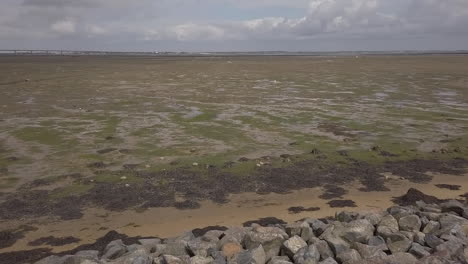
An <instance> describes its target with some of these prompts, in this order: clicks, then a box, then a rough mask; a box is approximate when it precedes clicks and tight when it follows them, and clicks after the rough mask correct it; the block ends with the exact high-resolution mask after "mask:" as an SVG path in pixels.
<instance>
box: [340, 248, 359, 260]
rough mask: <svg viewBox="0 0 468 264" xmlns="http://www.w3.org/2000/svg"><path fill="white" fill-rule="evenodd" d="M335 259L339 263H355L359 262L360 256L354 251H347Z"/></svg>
mask: <svg viewBox="0 0 468 264" xmlns="http://www.w3.org/2000/svg"><path fill="white" fill-rule="evenodd" d="M336 259H337V260H338V261H339V262H341V263H346V262H356V261H359V260H361V259H362V258H361V255H359V252H357V250H355V249H349V250H347V251H344V252H341V253H340V254H338V255H337V256H336Z"/></svg>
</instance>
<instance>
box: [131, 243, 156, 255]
mask: <svg viewBox="0 0 468 264" xmlns="http://www.w3.org/2000/svg"><path fill="white" fill-rule="evenodd" d="M151 249H152V248H151V247H150V246H143V245H139V244H133V245H129V246H127V252H140V253H150V252H151Z"/></svg>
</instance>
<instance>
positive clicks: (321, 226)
mask: <svg viewBox="0 0 468 264" xmlns="http://www.w3.org/2000/svg"><path fill="white" fill-rule="evenodd" d="M305 221H306V222H307V223H309V225H310V227H312V230H313V231H314V233H315V235H316V236H320V235H322V233H323V232H324V231H325V229H327V228H328V224H325V223H324V222H322V221H320V220H318V219H306V220H305Z"/></svg>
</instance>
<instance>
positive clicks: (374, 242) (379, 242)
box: [367, 236, 388, 250]
mask: <svg viewBox="0 0 468 264" xmlns="http://www.w3.org/2000/svg"><path fill="white" fill-rule="evenodd" d="M367 244H368V245H369V246H373V247H379V248H380V249H382V250H388V247H387V243H385V239H383V238H382V237H380V236H373V237H371V238H369V240H368V241H367Z"/></svg>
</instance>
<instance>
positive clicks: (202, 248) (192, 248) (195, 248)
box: [187, 238, 217, 257]
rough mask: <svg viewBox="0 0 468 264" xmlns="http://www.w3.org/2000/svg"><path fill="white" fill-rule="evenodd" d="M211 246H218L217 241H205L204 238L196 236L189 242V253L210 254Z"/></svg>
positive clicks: (204, 255) (197, 254)
mask: <svg viewBox="0 0 468 264" xmlns="http://www.w3.org/2000/svg"><path fill="white" fill-rule="evenodd" d="M210 248H217V245H216V242H207V241H203V240H202V238H196V239H193V240H191V241H189V242H188V243H187V249H188V251H189V253H191V254H192V255H195V256H202V257H207V256H208V250H209V249H210Z"/></svg>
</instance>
